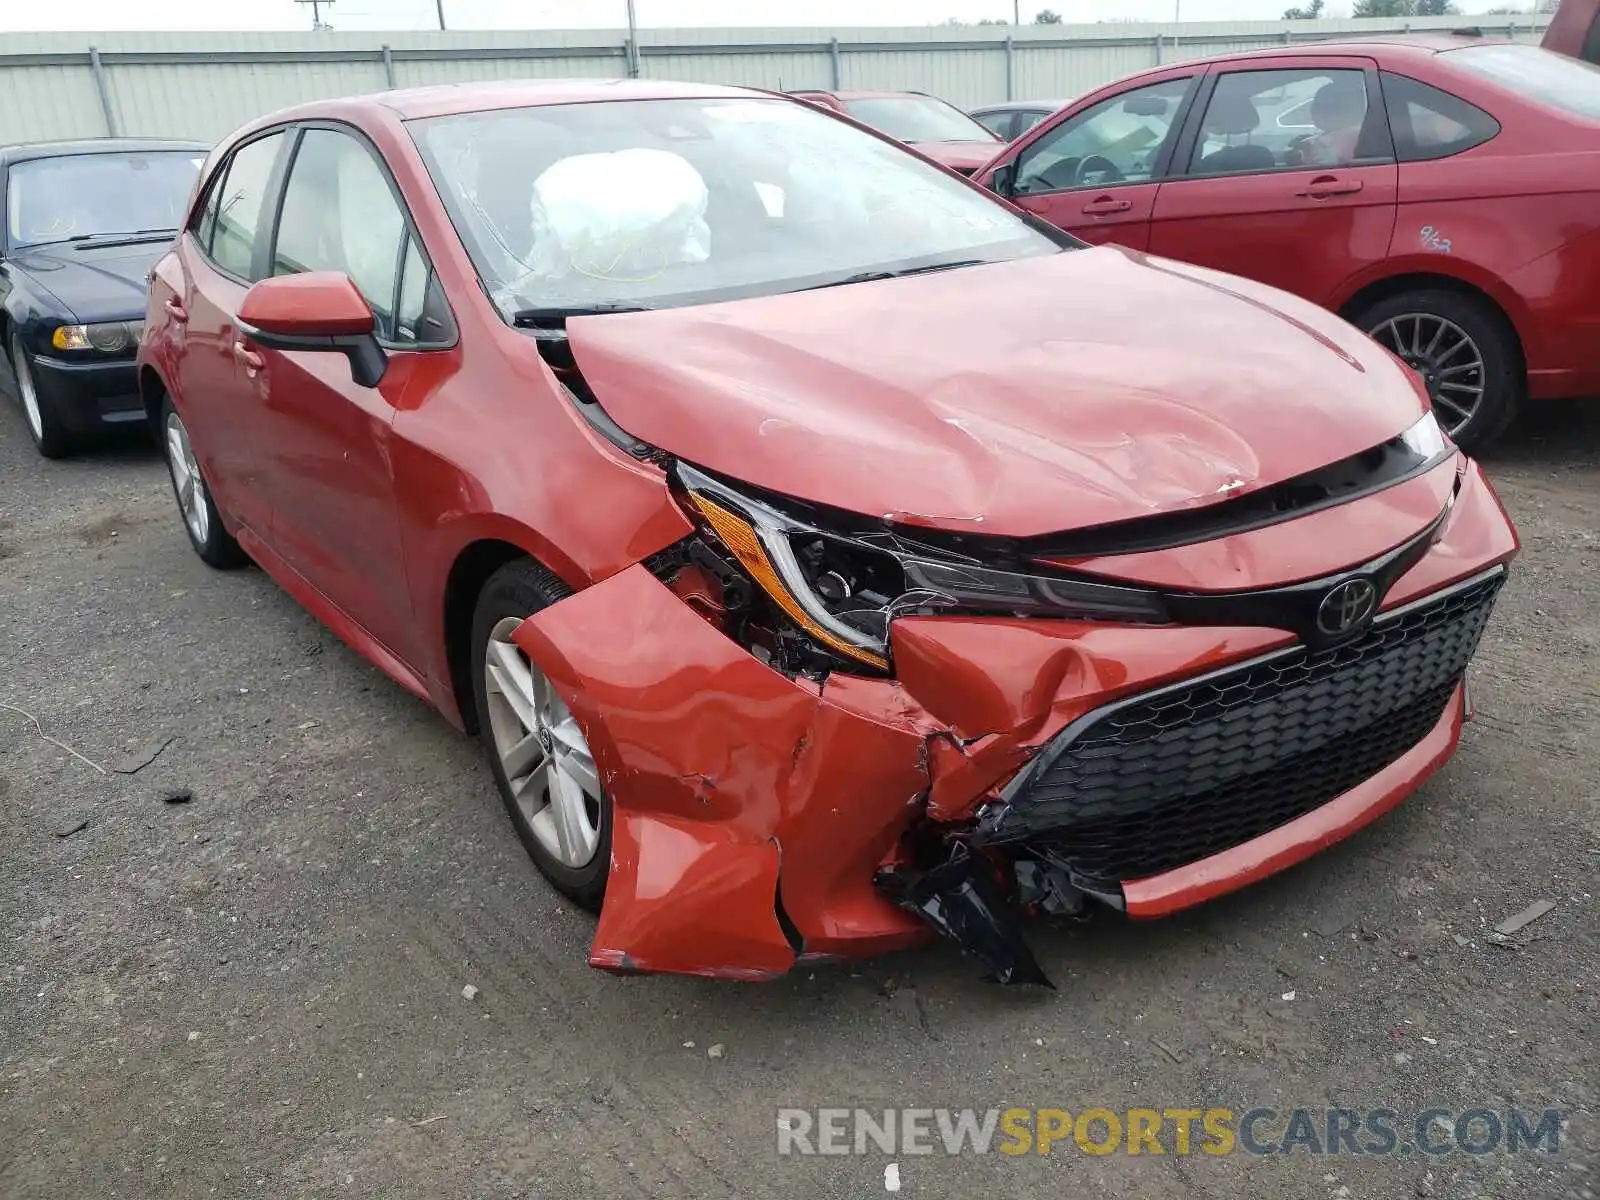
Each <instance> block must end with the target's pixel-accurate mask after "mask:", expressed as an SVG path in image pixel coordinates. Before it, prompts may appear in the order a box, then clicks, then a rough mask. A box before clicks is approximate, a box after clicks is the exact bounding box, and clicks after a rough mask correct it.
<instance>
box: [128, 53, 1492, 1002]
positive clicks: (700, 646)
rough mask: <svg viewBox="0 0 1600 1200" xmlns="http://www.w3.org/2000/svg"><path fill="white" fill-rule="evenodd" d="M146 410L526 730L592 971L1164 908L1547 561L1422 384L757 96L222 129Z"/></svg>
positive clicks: (1437, 722) (1278, 864) (320, 580)
mask: <svg viewBox="0 0 1600 1200" xmlns="http://www.w3.org/2000/svg"><path fill="white" fill-rule="evenodd" d="M148 330H149V332H148V336H147V338H146V340H145V342H144V344H143V346H142V348H141V352H140V359H139V363H140V367H139V369H140V381H141V386H142V389H143V395H144V398H145V402H146V404H147V406H148V411H149V414H150V419H151V421H152V422H153V423H154V425H155V426H156V428H157V429H158V430H159V433H160V436H161V438H162V441H163V443H164V445H165V447H166V451H167V456H168V459H169V461H170V465H171V469H172V480H173V486H174V490H175V492H176V495H177V499H178V503H179V508H180V510H181V513H182V517H183V523H184V526H185V528H186V529H187V531H188V535H189V538H190V540H191V541H192V542H193V544H194V547H195V549H196V550H197V551H198V552H199V554H200V556H201V557H202V558H203V559H205V561H206V562H208V563H211V564H214V565H217V566H228V565H233V564H238V563H241V562H243V561H244V559H245V556H246V555H248V556H249V557H250V558H252V559H254V560H255V561H256V562H257V563H259V564H260V565H261V567H262V568H263V569H265V570H266V571H267V572H268V573H269V574H271V575H272V576H273V578H275V579H276V580H278V581H279V582H280V583H281V584H282V585H283V587H284V588H285V589H286V590H288V591H289V592H290V593H291V594H292V595H294V596H295V597H296V598H297V599H298V600H299V601H300V602H301V603H303V604H304V605H305V606H306V607H307V608H308V609H310V610H311V611H312V612H313V613H315V614H316V615H317V616H318V617H319V618H321V619H322V620H323V621H325V622H326V623H327V624H328V625H329V626H330V627H331V628H332V629H334V630H335V631H336V632H337V633H338V634H339V635H340V636H341V637H343V638H344V639H345V640H346V641H348V642H349V643H350V644H351V645H352V646H353V647H355V648H356V650H357V651H359V652H360V653H361V654H363V655H365V656H366V657H367V658H368V659H370V660H371V661H372V662H373V663H375V664H376V665H377V666H378V667H379V668H380V669H382V670H383V671H384V672H385V673H387V674H388V675H389V676H390V677H391V678H393V679H394V680H395V681H396V682H397V683H399V684H400V685H401V686H402V687H405V688H407V689H409V690H410V691H412V692H413V693H415V694H416V695H418V696H419V697H422V698H423V699H424V700H426V701H427V702H429V703H431V704H433V705H435V706H436V707H437V708H438V709H439V710H440V711H441V712H442V713H444V715H445V716H446V717H447V718H448V719H450V720H451V721H452V722H454V723H455V724H457V725H459V726H461V727H463V728H465V729H468V730H473V731H476V732H477V733H478V734H479V735H480V736H481V737H482V740H483V742H484V745H485V747H486V749H487V752H488V758H489V762H490V764H491V765H492V768H493V772H494V778H495V781H496V784H497V785H498V787H499V789H500V792H501V795H502V798H503V800H504V802H505V806H506V809H507V811H508V813H509V815H510V818H511V821H512V824H513V825H514V827H515V829H516V831H517V833H518V835H519V836H520V837H521V839H522V841H523V843H524V844H525V845H526V847H527V849H528V851H529V853H530V855H531V856H532V857H533V859H534V861H535V862H536V863H537V864H538V866H539V867H540V869H542V870H543V871H544V872H545V874H546V875H547V876H548V877H549V878H550V880H551V881H552V882H553V883H554V885H555V886H556V887H557V888H559V889H561V890H562V891H563V892H565V893H566V894H567V895H569V896H572V897H575V898H576V899H577V900H578V901H580V902H581V903H583V904H586V905H588V906H590V907H594V908H598V909H599V911H600V919H599V926H598V929H597V931H596V935H595V942H594V947H593V950H592V952H591V962H593V963H594V964H595V965H597V966H601V967H606V968H610V969H615V970H639V971H688V972H695V973H702V974H713V975H722V976H728V977H734V978H760V977H768V976H771V975H774V974H779V973H781V972H783V971H785V970H787V969H788V968H789V967H790V966H792V965H793V964H794V963H795V962H796V961H799V960H802V959H807V958H817V957H830V956H841V955H864V954H871V953H875V952H878V951H882V950H886V949H889V948H891V947H896V946H903V945H907V944H909V943H911V942H914V941H917V940H918V939H920V938H923V937H926V936H927V935H928V933H929V930H930V928H931V929H937V930H940V931H943V932H944V933H947V934H949V935H950V936H952V937H954V938H955V939H957V940H958V941H959V942H960V943H961V944H962V945H963V946H964V947H966V948H967V949H968V950H969V951H971V952H972V953H974V954H976V955H978V956H979V957H980V958H982V960H983V961H984V962H985V963H986V964H987V965H988V967H989V968H990V969H991V970H992V971H993V972H994V973H995V974H996V975H997V976H998V977H999V978H1001V979H1005V980H1040V979H1042V975H1041V974H1040V972H1039V969H1038V966H1037V964H1036V963H1035V962H1034V961H1033V960H1032V958H1031V957H1030V956H1029V954H1028V951H1027V948H1026V946H1025V944H1024V943H1023V941H1022V938H1021V936H1020V933H1019V928H1018V915H1019V914H1020V913H1022V912H1024V911H1034V910H1039V909H1043V910H1046V911H1050V912H1077V911H1080V910H1083V909H1085V908H1087V907H1089V906H1091V905H1101V906H1105V907H1109V908H1112V909H1117V910H1121V911H1123V912H1125V913H1127V914H1129V915H1131V916H1136V917H1150V916H1157V915H1160V914H1163V913H1167V912H1172V911H1174V910H1176V909H1179V908H1182V907H1184V906H1186V905H1190V904H1194V903H1197V902H1199V901H1201V900H1204V899H1206V898H1207V897H1210V896H1215V895H1218V894H1220V893H1222V892H1226V891H1228V890H1230V889H1233V888H1237V887H1240V886H1243V885H1244V884H1246V883H1248V882H1250V881H1252V880H1254V879H1258V878H1260V877H1262V876H1263V875H1266V874H1269V873H1271V872H1273V871H1276V870H1279V869H1280V868H1282V867H1284V866H1287V865H1288V864H1290V863H1293V862H1296V861H1298V860H1300V859H1302V858H1304V857H1306V856H1307V855H1310V854H1312V853H1314V852H1315V851H1316V850H1318V849H1320V848H1322V847H1323V846H1325V845H1327V844H1328V843H1329V842H1331V841H1334V840H1336V839H1337V838H1340V837H1342V836H1344V835H1345V834H1347V833H1349V832H1350V831H1352V830H1354V829H1356V828H1358V827H1360V826H1362V825H1364V824H1366V823H1367V822H1369V821H1371V820H1373V819H1374V818H1375V817H1377V816H1378V815H1379V814H1380V813H1382V812H1384V811H1385V810H1387V809H1389V808H1390V807H1392V806H1393V805H1395V804H1397V803H1399V802H1400V801H1401V800H1402V799H1403V798H1404V797H1405V796H1407V795H1408V794H1409V793H1410V792H1412V791H1413V790H1414V789H1415V788H1416V787H1417V786H1418V784H1419V783H1420V782H1421V781H1422V780H1423V779H1424V778H1426V777H1427V776H1428V775H1430V774H1431V773H1432V772H1433V771H1434V770H1435V769H1436V768H1437V767H1438V766H1439V765H1440V764H1441V763H1443V762H1444V761H1445V759H1447V758H1448V757H1449V756H1450V754H1451V753H1452V751H1453V750H1454V748H1455V746H1456V741H1457V737H1458V735H1459V732H1460V729H1461V724H1462V722H1463V721H1464V720H1465V719H1466V718H1467V716H1468V715H1469V705H1468V703H1467V693H1466V682H1465V679H1466V670H1467V665H1468V661H1469V660H1470V658H1471V657H1472V654H1473V652H1474V649H1475V647H1476V646H1477V643H1478V639H1479V637H1480V635H1481V634H1482V632H1483V629H1484V626H1485V623H1486V622H1487V621H1488V619H1489V614H1490V609H1491V607H1492V605H1493V603H1494V598H1495V595H1496V592H1497V591H1498V589H1499V588H1500V586H1501V584H1502V582H1503V580H1504V578H1505V571H1506V564H1507V563H1508V562H1509V560H1510V559H1511V558H1512V556H1513V554H1514V552H1515V550H1516V537H1515V534H1514V532H1513V530H1512V528H1511V525H1510V523H1509V522H1508V521H1507V519H1506V516H1505V514H1504V512H1503V511H1502V510H1501V508H1500V505H1499V503H1498V502H1497V500H1496V499H1495V496H1494V494H1493V492H1492V491H1491V490H1490V487H1489V484H1488V483H1487V481H1486V480H1485V479H1484V477H1483V475H1482V474H1481V473H1480V471H1479V469H1478V468H1477V467H1476V466H1475V465H1474V464H1473V463H1471V462H1470V461H1469V460H1467V459H1466V458H1465V457H1463V456H1462V455H1461V454H1460V453H1459V452H1458V451H1457V450H1456V448H1455V447H1454V446H1453V445H1452V444H1451V443H1450V441H1449V439H1448V438H1447V437H1446V436H1445V435H1444V433H1443V432H1442V431H1441V430H1440V428H1439V426H1438V423H1437V421H1436V420H1435V418H1434V417H1433V415H1432V413H1431V411H1430V410H1429V407H1428V404H1427V399H1426V396H1425V394H1424V393H1423V391H1422V389H1421V386H1420V383H1419V381H1418V379H1417V377H1416V376H1415V375H1414V374H1413V373H1412V372H1410V371H1408V370H1407V369H1406V368H1405V367H1404V366H1403V365H1402V364H1401V363H1400V362H1398V361H1397V360H1396V359H1395V358H1394V357H1393V356H1391V355H1390V354H1388V353H1387V352H1386V351H1384V350H1383V349H1381V348H1380V347H1379V346H1378V345H1376V344H1375V343H1374V342H1372V341H1371V340H1370V339H1369V338H1367V337H1366V336H1365V335H1364V334H1362V333H1361V332H1360V331H1359V330H1357V329H1355V328H1353V327H1351V326H1349V325H1346V324H1345V323H1343V322H1342V321H1340V320H1339V319H1338V318H1337V317H1335V316H1333V315H1332V314H1330V313H1327V312H1325V311H1323V310H1321V309H1319V308H1317V307H1315V306H1314V305H1311V304H1307V303H1305V302H1304V301H1301V300H1298V299H1296V298H1295V297H1293V296H1290V295H1287V294H1285V293H1282V292H1277V291H1274V290H1272V289H1270V288H1267V287H1263V286H1261V285H1259V284H1254V283H1249V282H1246V281H1244V280H1240V279H1234V278H1231V277H1229V276H1226V275H1223V274H1220V273H1218V272H1215V271H1210V270H1206V269H1204V268H1199V267H1192V266H1184V265H1180V264H1177V263H1172V262H1166V261H1161V260H1157V259H1153V258H1147V257H1145V256H1143V255H1141V254H1138V253H1135V252H1132V251H1128V250H1124V249H1120V248H1104V247H1102V248H1086V247H1084V246H1083V245H1082V243H1080V242H1077V241H1075V240H1073V239H1071V238H1069V237H1067V236H1066V235H1064V234H1062V233H1060V232H1059V231H1057V230H1054V229H1052V228H1051V227H1049V226H1048V225H1045V224H1043V223H1041V222H1035V221H1033V220H1032V219H1031V218H1026V217H1024V216H1022V215H1021V214H1019V213H1018V212H1017V211H1016V210H1015V209H1013V208H1011V207H1009V206H1007V205H1006V204H1004V203H1002V202H1001V201H999V200H998V199H996V198H995V197H994V196H993V195H992V194H991V193H989V192H986V191H984V190H983V189H981V188H978V187H976V186H974V185H972V184H970V183H968V182H966V181H963V180H961V179H958V178H956V177H954V176H952V175H951V174H949V173H948V172H946V171H944V170H942V169H940V168H939V167H937V166H934V165H932V164H930V163H928V162H926V161H924V160H923V159H921V158H919V157H917V156H915V155H912V154H908V153H906V152H905V151H904V150H903V149H902V148H900V147H899V146H897V145H896V144H895V143H894V142H892V141H891V140H890V139H888V138H887V137H884V136H880V135H877V134H874V133H872V132H869V131H867V130H864V129H862V128H861V127H860V126H858V125H855V124H853V123H851V122H849V121H846V120H843V119H841V118H839V117H836V116H833V115H830V114H828V113H826V112H824V111H822V110H820V109H818V108H816V107H814V106H811V105H807V104H804V103H802V102H799V101H796V100H792V99H789V98H786V97H781V96H771V95H766V94H762V93H756V92H749V91H742V90H738V89H731V88H709V87H691V86H673V85H668V84H659V83H649V84H646V83H595V84H582V83H565V82H564V83H559V84H557V83H548V84H527V85H522V84H517V85H504V86H495V87H472V88H457V87H452V88H441V89H437V90H426V91H416V92H401V93H395V94H390V95H386V96H378V97H371V98H366V99H359V100H347V101H337V102H327V103H319V104H313V105H309V106H307V107H305V108H301V109H297V110H294V111H291V112H287V113H281V114H278V115H276V116H273V117H269V118H267V119H265V120H263V121H260V122H258V123H256V124H254V125H252V126H250V127H249V128H247V129H244V130H242V131H241V132H239V133H238V134H236V135H235V136H233V137H231V138H229V139H227V140H226V141H225V142H224V143H222V144H221V145H220V146H219V147H218V148H217V150H216V151H214V152H213V154H212V156H211V158H210V160H209V161H208V162H207V164H206V168H205V172H204V176H203V179H202V183H201V187H200V190H199V193H198V196H197V198H196V200H195V203H194V206H193V212H192V214H191V215H190V217H189V219H188V222H187V228H186V229H185V231H184V232H183V233H182V234H181V236H180V237H179V239H178V241H177V243H176V244H175V246H174V247H173V248H172V250H171V251H170V252H169V253H168V254H167V255H166V256H165V257H163V258H162V259H161V260H160V262H159V263H158V264H157V265H156V267H155V270H154V274H153V279H152V284H151V294H150V302H149V322H148Z"/></svg>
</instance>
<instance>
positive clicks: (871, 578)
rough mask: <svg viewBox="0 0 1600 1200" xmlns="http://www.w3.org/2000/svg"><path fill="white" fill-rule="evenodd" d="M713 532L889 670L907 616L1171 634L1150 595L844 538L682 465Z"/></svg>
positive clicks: (838, 640) (794, 617)
mask: <svg viewBox="0 0 1600 1200" xmlns="http://www.w3.org/2000/svg"><path fill="white" fill-rule="evenodd" d="M675 473H676V477H677V483H678V486H679V487H680V488H681V490H682V493H683V495H684V497H685V499H686V503H687V505H688V506H689V507H690V508H691V509H692V511H693V512H694V513H696V514H697V515H698V516H699V517H700V518H701V522H702V526H703V529H704V531H705V532H706V533H708V534H709V535H710V536H711V537H712V538H713V539H714V540H715V542H716V543H717V544H718V545H719V546H720V547H721V548H722V549H723V550H725V551H727V553H728V554H729V555H731V556H732V559H733V560H734V561H735V562H736V563H737V564H738V566H739V567H740V568H741V569H742V570H743V572H744V573H745V574H746V575H748V576H749V578H750V580H751V581H752V582H754V583H755V584H756V585H757V586H758V587H759V588H760V589H761V591H763V592H764V593H765V594H766V595H767V597H768V598H769V599H770V600H771V601H772V602H773V603H774V604H775V605H776V606H777V607H778V608H779V609H780V610H781V611H782V612H783V614H784V615H785V616H786V617H787V618H788V619H789V620H790V621H791V622H793V624H794V625H795V626H796V627H797V628H798V629H799V630H800V631H802V632H803V633H804V634H805V635H806V636H808V637H809V638H811V639H812V640H813V641H814V642H815V643H817V644H818V645H819V646H820V647H823V648H825V649H826V650H828V651H831V652H832V653H833V654H834V655H836V656H839V657H842V658H844V659H846V660H848V661H851V662H855V663H860V664H864V665H866V666H869V667H873V668H876V669H877V670H883V671H886V670H888V668H889V626H890V624H891V622H893V620H894V619H895V618H896V617H899V616H911V615H917V614H932V613H939V612H972V613H991V614H1001V615H1008V616H1050V617H1057V618H1069V619H1077V620H1098V621H1118V622H1132V623H1138V624H1160V623H1164V622H1166V621H1167V620H1168V619H1169V618H1168V616H1167V612H1166V607H1165V605H1164V604H1163V602H1162V599H1161V597H1160V596H1159V595H1158V594H1156V593H1154V592H1150V591H1146V590H1143V589H1141V588H1131V587H1120V586H1118V585H1115V584H1106V583H1097V582H1094V581H1091V580H1080V579H1070V578H1065V577H1059V576H1052V575H1042V574H1032V573H1028V572H1026V571H1013V570H1007V569H1003V568H999V567H994V566H989V565H987V564H984V563H982V562H979V561H977V560H975V559H971V558H968V557H965V556H961V555H955V554H950V553H946V552H944V551H942V550H940V549H937V548H934V547H930V546H927V545H923V544H921V543H918V542H914V541H911V540H908V539H907V538H905V537H902V536H901V535H899V534H897V533H895V532H894V531H892V530H889V529H887V528H885V529H878V530H866V531H860V530H858V531H853V532H841V531H836V530H830V529H826V528H823V527H822V526H821V525H819V524H817V523H814V522H813V521H810V520H805V519H802V518H800V517H797V516H794V515H791V514H789V513H786V512H784V511H783V510H782V509H780V508H778V507H776V506H775V505H773V504H772V503H769V502H767V501H764V500H758V499H755V498H753V497H750V496H747V495H745V494H743V493H742V492H739V491H737V490H735V489H734V488H732V487H730V486H728V485H727V484H725V483H723V482H722V481H720V480H717V479H713V478H712V477H711V476H709V475H707V474H705V473H704V472H701V471H697V470H695V469H694V468H693V467H689V466H686V465H684V464H683V463H679V464H677V466H676V468H675Z"/></svg>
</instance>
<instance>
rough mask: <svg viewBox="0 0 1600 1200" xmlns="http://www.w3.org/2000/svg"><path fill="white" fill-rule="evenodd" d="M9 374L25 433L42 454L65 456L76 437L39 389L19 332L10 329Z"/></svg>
mask: <svg viewBox="0 0 1600 1200" xmlns="http://www.w3.org/2000/svg"><path fill="white" fill-rule="evenodd" d="M10 350H11V374H12V375H13V376H14V377H15V378H16V381H17V399H18V401H20V402H21V404H22V415H23V416H24V417H25V418H26V419H27V422H28V436H29V437H31V438H32V439H33V444H34V447H35V448H36V449H37V450H38V451H39V453H40V454H41V455H43V456H44V457H45V458H65V457H67V455H69V454H71V453H72V451H73V450H74V449H75V448H76V445H77V443H76V439H74V438H73V436H72V434H71V432H70V431H69V430H68V429H67V428H66V426H65V425H63V424H62V421H61V418H60V416H59V415H58V414H57V413H56V411H55V406H54V404H53V403H52V402H51V400H50V398H49V397H48V396H45V395H42V394H40V392H39V388H38V385H37V383H36V382H35V381H34V376H33V356H32V355H31V354H29V353H28V349H27V347H26V346H24V345H23V344H22V336H21V335H20V334H19V333H17V332H16V331H15V330H12V333H11V345H10Z"/></svg>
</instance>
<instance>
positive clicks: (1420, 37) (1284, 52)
mask: <svg viewBox="0 0 1600 1200" xmlns="http://www.w3.org/2000/svg"><path fill="white" fill-rule="evenodd" d="M1520 44H1521V43H1518V42H1513V41H1511V40H1510V39H1509V38H1503V37H1485V36H1482V35H1481V34H1479V33H1478V32H1476V27H1475V26H1471V25H1464V26H1463V27H1462V30H1461V32H1459V33H1450V32H1445V33H1410V34H1408V33H1392V34H1372V35H1371V36H1366V37H1354V38H1343V39H1341V40H1339V41H1326V42H1294V43H1291V44H1289V45H1284V46H1268V47H1266V48H1264V49H1261V50H1241V51H1234V52H1233V53H1231V54H1214V55H1211V56H1210V57H1208V58H1194V59H1186V60H1184V61H1183V62H1182V63H1165V64H1163V65H1161V66H1159V67H1150V68H1148V69H1146V70H1143V71H1137V72H1135V73H1133V74H1131V75H1126V76H1124V77H1123V78H1122V79H1120V80H1117V81H1116V82H1118V83H1122V82H1126V81H1127V80H1129V79H1138V78H1140V77H1142V76H1145V75H1155V74H1158V73H1166V72H1169V71H1172V70H1173V69H1175V68H1177V67H1180V66H1182V67H1208V66H1211V65H1212V64H1214V63H1240V62H1270V61H1272V60H1273V59H1277V58H1314V57H1320V56H1323V55H1329V56H1334V57H1337V56H1339V55H1342V54H1351V55H1362V56H1363V57H1366V58H1376V59H1378V60H1379V61H1380V62H1382V63H1386V64H1394V63H1405V62H1418V61H1421V60H1425V59H1429V58H1433V57H1435V56H1437V55H1440V54H1444V53H1446V52H1448V51H1451V50H1462V49H1465V48H1466V47H1468V46H1496V45H1520ZM1096 90H1099V89H1096Z"/></svg>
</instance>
